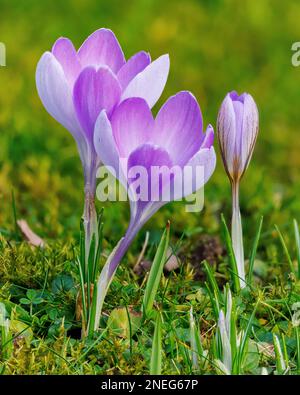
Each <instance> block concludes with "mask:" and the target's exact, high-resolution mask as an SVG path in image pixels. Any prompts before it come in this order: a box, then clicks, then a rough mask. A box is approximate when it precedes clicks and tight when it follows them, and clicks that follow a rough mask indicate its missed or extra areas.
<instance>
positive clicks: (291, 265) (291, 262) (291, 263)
mask: <svg viewBox="0 0 300 395" xmlns="http://www.w3.org/2000/svg"><path fill="white" fill-rule="evenodd" d="M275 229H276V231H277V233H278V235H279V239H280V241H281V245H282V248H283V251H284V253H285V256H286V258H287V261H288V263H289V266H290V271H291V272H292V273H293V274H294V275H295V276H296V273H295V268H294V265H293V261H292V259H291V256H290V253H289V250H288V248H287V245H286V243H285V241H284V237H283V235H282V233H281V231H280V229H279V228H278V226H277V225H275Z"/></svg>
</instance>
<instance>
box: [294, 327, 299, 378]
mask: <svg viewBox="0 0 300 395" xmlns="http://www.w3.org/2000/svg"><path fill="white" fill-rule="evenodd" d="M294 331H295V337H296V358H297V374H298V375H299V374H300V333H299V332H300V328H299V327H297V326H296V327H295V329H294Z"/></svg>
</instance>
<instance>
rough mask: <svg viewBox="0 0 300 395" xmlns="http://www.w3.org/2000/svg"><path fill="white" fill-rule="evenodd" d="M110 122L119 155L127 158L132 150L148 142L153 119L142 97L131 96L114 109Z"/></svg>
mask: <svg viewBox="0 0 300 395" xmlns="http://www.w3.org/2000/svg"><path fill="white" fill-rule="evenodd" d="M111 124H112V128H113V134H114V137H115V141H116V144H117V147H118V151H119V154H120V157H121V158H127V159H128V157H129V155H130V154H131V152H132V151H133V150H135V149H136V148H137V147H139V146H140V145H141V144H143V143H147V142H149V139H150V137H151V132H152V130H153V127H154V119H153V116H152V113H151V111H150V109H149V107H148V105H147V103H146V102H145V100H144V99H140V98H132V99H127V100H125V101H123V102H122V103H121V104H120V105H119V106H118V107H117V108H116V109H115V111H114V112H113V114H112V117H111Z"/></svg>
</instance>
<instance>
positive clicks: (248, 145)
mask: <svg viewBox="0 0 300 395" xmlns="http://www.w3.org/2000/svg"><path fill="white" fill-rule="evenodd" d="M257 132H258V110H257V107H256V104H255V101H254V100H253V98H252V96H251V95H246V97H245V100H244V119H243V124H242V136H243V137H242V142H241V162H242V165H243V167H244V168H245V170H246V168H247V166H248V164H249V161H250V159H251V156H252V153H253V149H254V145H255V142H256V138H257V134H258V133H257Z"/></svg>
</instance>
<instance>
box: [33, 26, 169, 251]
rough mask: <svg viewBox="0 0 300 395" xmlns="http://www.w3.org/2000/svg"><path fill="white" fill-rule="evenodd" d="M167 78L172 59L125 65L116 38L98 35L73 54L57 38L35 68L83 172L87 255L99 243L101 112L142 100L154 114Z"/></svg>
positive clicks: (140, 58)
mask: <svg viewBox="0 0 300 395" xmlns="http://www.w3.org/2000/svg"><path fill="white" fill-rule="evenodd" d="M168 73H169V57H168V55H163V56H161V57H159V58H158V59H156V60H155V61H153V62H151V58H150V55H149V54H148V53H146V52H144V51H141V52H138V53H136V54H135V55H133V56H132V57H131V58H130V59H129V60H127V61H126V60H125V57H124V54H123V51H122V49H121V47H120V44H119V42H118V40H117V39H116V37H115V35H114V33H113V32H112V31H111V30H108V29H99V30H97V31H95V32H94V33H93V34H91V35H90V36H89V37H88V38H87V39H86V40H85V41H84V43H83V44H82V45H81V47H80V48H79V50H78V51H76V50H75V48H74V46H73V44H72V42H71V41H70V40H69V39H67V38H59V39H58V40H57V41H56V42H55V43H54V45H53V47H52V50H51V52H45V53H44V54H43V55H42V57H41V59H40V61H39V63H38V66H37V70H36V84H37V90H38V93H39V96H40V98H41V100H42V102H43V104H44V106H45V108H46V109H47V111H48V112H49V113H50V115H52V117H53V118H55V119H56V120H57V121H58V122H59V123H60V124H62V125H63V126H64V127H65V128H66V129H67V130H69V132H70V133H71V134H72V135H73V137H74V139H75V141H76V143H77V147H78V151H79V155H80V158H81V162H82V166H83V171H84V184H85V185H84V190H85V207H84V215H83V218H84V225H85V229H86V247H87V248H86V251H87V252H88V251H89V246H90V242H91V239H92V236H93V234H94V235H95V236H96V238H97V217H96V212H95V205H94V198H95V190H96V173H97V169H98V167H99V166H100V164H101V158H99V156H98V155H97V153H96V151H95V148H94V144H93V139H94V130H95V124H96V121H97V118H98V116H99V114H100V113H101V111H102V110H105V111H106V114H107V116H108V117H109V118H110V117H111V115H112V114H113V112H114V110H115V109H116V108H117V107H118V105H120V103H122V102H123V101H124V100H125V99H128V98H130V97H141V98H143V99H144V100H145V101H146V102H147V103H148V105H149V107H150V108H151V107H152V106H153V105H154V104H155V103H156V101H157V100H158V99H159V97H160V95H161V93H162V91H163V89H164V86H165V84H166V81H167V77H168Z"/></svg>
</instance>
